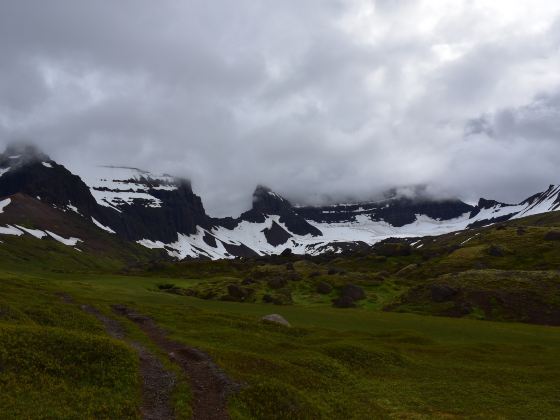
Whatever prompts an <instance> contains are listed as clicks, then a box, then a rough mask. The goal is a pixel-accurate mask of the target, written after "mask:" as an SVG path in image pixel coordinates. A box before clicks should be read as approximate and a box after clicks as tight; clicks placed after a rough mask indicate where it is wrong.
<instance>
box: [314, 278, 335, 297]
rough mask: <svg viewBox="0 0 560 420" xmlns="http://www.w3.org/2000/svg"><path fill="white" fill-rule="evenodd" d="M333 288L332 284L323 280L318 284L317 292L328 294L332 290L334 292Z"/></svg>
mask: <svg viewBox="0 0 560 420" xmlns="http://www.w3.org/2000/svg"><path fill="white" fill-rule="evenodd" d="M332 289H333V288H332V286H331V285H330V284H329V283H327V282H326V281H321V282H319V284H318V285H317V293H321V294H322V295H328V294H329V293H330V292H332Z"/></svg>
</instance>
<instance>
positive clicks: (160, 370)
mask: <svg viewBox="0 0 560 420" xmlns="http://www.w3.org/2000/svg"><path fill="white" fill-rule="evenodd" d="M57 295H58V296H59V297H60V298H61V299H62V300H63V301H64V302H65V303H68V304H74V303H75V302H74V299H73V298H72V296H70V295H68V294H67V293H57ZM80 308H81V309H82V310H83V311H84V312H86V313H88V314H90V315H93V316H94V317H95V318H97V320H98V321H99V322H101V323H102V324H103V326H104V327H105V330H106V332H107V334H108V335H109V336H111V337H113V338H115V339H117V340H121V341H123V342H125V343H126V344H128V345H129V346H130V347H132V348H133V349H134V350H135V351H136V353H137V354H138V357H139V360H140V377H141V378H142V406H141V407H140V413H141V415H142V418H143V419H145V420H168V419H169V420H171V419H174V418H175V416H174V413H173V405H172V403H171V394H172V392H173V389H174V388H175V379H176V378H175V375H174V374H173V373H172V372H169V371H168V370H166V369H165V367H164V366H163V364H162V363H161V361H160V360H159V359H158V358H157V357H156V356H155V355H154V354H153V353H152V352H150V351H148V350H147V349H146V348H145V347H144V346H143V345H141V344H140V343H137V342H136V341H132V340H129V339H127V337H126V331H125V329H124V327H123V326H122V324H121V323H120V322H119V321H117V320H116V319H113V318H110V317H108V316H105V315H104V314H103V313H101V312H100V311H99V310H98V309H97V308H95V307H93V306H91V305H80Z"/></svg>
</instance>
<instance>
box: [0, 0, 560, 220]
mask: <svg viewBox="0 0 560 420" xmlns="http://www.w3.org/2000/svg"><path fill="white" fill-rule="evenodd" d="M537 1H539V2H540V1H541V0H537ZM452 3H453V4H455V5H456V7H455V6H454V7H453V8H451V9H449V10H448V11H447V12H445V13H443V14H441V15H437V16H435V17H434V13H435V14H437V13H439V12H438V10H435V11H434V10H432V9H429V7H430V4H432V3H430V2H426V1H419V0H418V1H417V0H404V1H396V0H395V1H389V0H377V1H375V2H371V1H370V0H348V1H338V0H329V1H320V0H309V1H296V0H286V1H283V2H266V1H265V2H256V1H252V0H240V1H236V2H229V1H225V0H223V1H222V0H220V1H215V2H206V1H202V0H192V1H188V2H185V1H179V0H163V1H160V2H157V3H154V2H153V1H151V0H124V1H121V2H118V3H115V2H112V1H108V0H99V1H95V2H87V1H82V0H76V1H65V0H52V1H49V2H48V6H47V5H46V3H45V2H41V1H39V0H18V1H17V2H15V1H14V2H2V3H1V4H0V51H1V54H2V55H1V60H0V143H4V144H5V143H7V142H9V141H11V140H13V139H19V138H22V139H26V140H33V141H35V142H36V143H38V144H39V145H40V146H42V147H43V148H44V149H45V150H46V151H47V152H48V153H49V154H51V155H52V156H53V157H54V158H56V159H58V160H60V161H62V162H63V163H65V164H67V165H68V166H70V167H71V168H72V169H74V170H77V171H80V170H85V169H84V168H86V167H87V166H89V165H91V164H92V163H103V164H127V165H132V166H139V167H144V168H146V169H149V170H154V171H158V172H168V173H174V174H177V175H180V176H187V177H190V178H191V179H192V181H193V186H194V189H195V190H196V191H197V192H198V193H199V194H201V195H202V197H203V200H204V203H205V205H206V206H207V207H208V208H209V210H210V212H211V213H212V214H219V215H235V214H236V213H239V212H241V211H243V210H244V209H246V208H247V207H249V206H250V204H251V197H250V195H251V192H252V190H253V188H254V187H255V185H256V184H258V183H264V184H267V185H269V186H270V187H271V188H273V189H275V190H278V191H279V192H280V193H282V194H285V195H286V196H288V197H289V198H291V199H292V200H293V201H296V202H300V203H305V202H321V201H324V200H325V199H333V200H336V199H349V198H356V199H359V198H369V197H374V196H376V195H378V194H379V193H380V192H381V191H383V190H384V189H387V188H392V187H395V186H406V185H420V184H425V185H429V186H430V191H432V192H433V191H437V192H438V193H439V194H443V195H460V196H462V197H465V198H469V199H470V198H473V197H477V196H478V195H480V194H487V195H490V196H497V198H500V197H505V198H504V199H506V198H507V199H510V198H511V199H520V198H523V196H524V195H527V194H528V193H532V192H533V190H534V189H535V188H542V187H544V186H546V185H547V184H548V183H551V182H557V181H558V180H557V179H554V177H555V176H556V175H555V172H554V170H553V167H554V165H555V164H557V163H558V162H556V160H555V158H554V156H556V155H559V154H558V152H559V151H560V150H558V148H559V147H560V146H559V145H557V141H556V140H557V138H558V125H557V121H559V119H558V95H557V94H556V93H554V92H556V90H555V89H557V88H558V83H560V80H559V79H558V78H557V77H556V76H555V75H556V74H557V72H556V71H555V70H554V69H555V67H554V64H559V65H560V63H558V62H559V61H560V58H559V57H558V55H559V54H558V48H557V47H558V39H560V38H558V33H560V32H559V31H558V24H551V26H550V27H545V28H544V29H543V30H541V31H537V32H535V31H533V30H532V29H531V27H532V26H531V25H532V23H533V22H529V21H527V20H526V19H525V17H524V16H523V15H522V14H520V15H519V16H517V17H516V19H517V20H516V21H514V22H513V23H511V24H502V23H500V21H499V19H498V18H497V15H492V14H491V13H486V12H484V11H481V10H480V8H478V7H476V5H474V4H473V2H470V1H467V0H465V1H462V2H456V1H453V2H450V3H449V4H452ZM521 3H522V4H525V3H526V4H527V7H528V8H530V7H532V6H531V2H529V1H527V2H525V1H523V2H521ZM372 5H373V6H374V7H371V6H372ZM543 5H544V3H543ZM543 5H541V7H544V6H543ZM533 6H534V5H533ZM502 7H507V5H504V6H502ZM534 7H537V6H534ZM547 7H550V6H547ZM442 10H443V9H442ZM446 10H447V9H446ZM558 12H560V6H558V8H557V9H556V10H553V11H551V12H550V13H548V12H547V13H546V14H545V13H544V12H543V19H544V18H546V19H549V17H550V16H548V15H553V14H556V16H558ZM368 13H370V15H368ZM363 16H368V17H367V19H370V20H371V21H370V20H367V19H366V21H365V24H364V22H363V20H361V19H363ZM434 19H435V20H434ZM430 20H434V22H433V23H430ZM428 24H429V25H432V26H431V27H432V29H430V30H426V29H425V26H426V25H428ZM360 25H361V26H360ZM547 25H548V24H547ZM545 26H546V25H545ZM370 31H374V35H371V34H370ZM438 48H439V50H438ZM446 49H448V50H449V51H450V53H451V54H452V55H453V54H455V53H456V56H452V57H451V59H449V60H448V59H447V58H446V59H442V58H441V57H440V56H438V53H437V51H440V50H442V51H446ZM543 92H545V94H543ZM546 92H549V93H548V94H546ZM551 92H552V93H551ZM539 93H540V94H541V96H538V97H537V98H536V99H535V101H533V102H530V99H531V98H533V97H535V95H537V94H539ZM524 103H525V104H528V103H530V105H523V104H524ZM538 139H543V141H541V142H539V146H538V147H535V142H536V141H537V140H538ZM0 145H1V144H0ZM541 184H542V185H541ZM505 191H506V192H507V193H505Z"/></svg>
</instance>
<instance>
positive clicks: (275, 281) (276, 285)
mask: <svg viewBox="0 0 560 420" xmlns="http://www.w3.org/2000/svg"><path fill="white" fill-rule="evenodd" d="M287 284H288V280H286V279H285V278H284V277H274V278H272V279H270V280H269V281H268V287H270V288H271V289H281V288H282V287H285V286H286V285H287Z"/></svg>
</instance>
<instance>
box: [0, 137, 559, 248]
mask: <svg viewBox="0 0 560 420" xmlns="http://www.w3.org/2000/svg"><path fill="white" fill-rule="evenodd" d="M15 195H18V197H19V198H18V201H25V200H28V199H32V200H33V201H34V202H35V201H37V202H38V203H41V204H42V205H43V206H48V207H49V211H50V210H52V209H54V210H57V211H58V213H57V214H58V217H60V215H66V216H67V217H69V218H70V217H72V218H73V219H79V220H80V226H81V227H82V228H83V227H84V226H87V229H93V230H94V231H97V232H100V233H101V232H102V233H104V234H108V235H113V236H114V237H115V239H120V240H125V241H130V242H136V243H138V244H140V245H143V246H144V247H146V248H150V249H162V250H165V251H166V252H167V254H169V255H170V256H172V257H175V258H179V259H183V258H199V257H202V258H210V259H218V258H232V257H239V256H242V257H250V256H257V255H270V254H279V253H281V252H283V251H285V250H287V249H289V250H290V251H291V252H293V253H295V254H311V255H318V254H322V253H325V252H335V253H338V252H341V251H344V250H350V249H356V248H361V247H368V246H371V245H373V244H375V243H377V242H379V241H381V240H383V239H386V238H390V237H397V238H404V237H420V236H433V235H439V234H444V233H448V232H454V231H459V230H463V229H468V228H474V227H480V226H485V225H489V224H492V223H497V222H501V221H505V220H510V219H514V218H520V217H525V216H528V215H532V214H539V213H544V212H549V211H554V210H557V209H559V208H560V186H558V187H557V186H550V187H549V188H548V189H547V190H546V191H544V192H542V193H539V194H535V195H533V196H531V197H529V198H528V199H526V200H524V201H522V202H521V203H519V204H517V205H509V204H504V203H499V202H496V201H491V200H484V199H481V200H480V201H479V203H478V204H477V205H476V206H474V207H473V206H471V205H468V204H466V203H464V202H462V201H460V200H456V199H443V200H442V199H433V198H428V197H425V196H422V195H420V196H418V197H417V198H410V197H405V196H399V195H397V194H393V195H392V196H389V197H388V198H385V199H383V200H380V201H375V202H365V203H350V204H336V205H331V206H323V207H300V206H293V205H292V204H291V203H290V202H289V201H288V200H287V199H285V198H284V197H282V196H280V195H279V194H277V193H275V192H273V191H271V190H270V189H268V188H266V187H264V186H258V187H257V188H256V190H255V192H254V194H253V204H252V207H251V209H250V210H248V211H247V212H245V213H243V214H242V215H241V216H240V217H238V218H236V219H234V218H221V219H218V218H212V217H209V216H208V215H207V214H206V212H205V210H204V206H203V204H202V200H201V199H200V197H199V196H197V195H196V194H194V192H193V190H192V188H191V184H190V182H189V181H187V180H183V179H177V178H174V177H172V176H170V175H154V174H151V173H149V172H146V171H143V170H140V169H136V168H130V167H114V166H102V167H96V168H93V169H90V170H87V171H84V172H83V173H82V174H81V177H80V176H77V175H74V174H72V173H71V172H70V171H68V170H67V169H66V168H65V167H64V166H62V165H60V164H58V163H56V162H54V161H53V160H52V159H50V158H49V156H47V155H45V154H44V153H42V152H41V151H39V150H37V149H36V148H34V147H30V146H10V147H9V148H8V149H7V150H6V152H5V153H4V154H2V155H0V208H2V207H3V206H4V207H5V206H7V205H8V204H9V202H8V201H6V200H10V197H13V196H15ZM25 197H27V198H25ZM34 205H35V206H38V204H37V203H35V204H34ZM28 207H29V206H28ZM49 211H45V212H44V214H49ZM39 213H41V212H37V211H36V212H31V213H29V214H26V217H28V219H27V221H28V222H31V224H32V225H33V223H34V222H36V221H37V220H40V219H41V218H40V216H39ZM0 221H1V220H0ZM10 223H11V224H10ZM10 223H8V221H7V222H5V223H4V225H2V224H0V235H2V234H4V235H6V234H12V235H18V234H32V233H29V232H26V231H22V229H20V228H18V227H15V226H14V225H13V223H15V222H10ZM59 225H60V226H61V228H60V229H61V231H60V232H59V233H56V232H53V233H54V234H56V235H58V236H61V237H62V238H63V239H64V238H66V242H67V243H68V244H70V243H72V244H73V246H75V245H76V244H77V242H76V241H73V240H70V239H69V238H72V237H75V238H81V236H80V233H81V232H80V231H79V229H78V230H76V229H75V230H74V232H75V233H73V235H74V236H66V237H64V236H63V235H62V234H63V233H64V232H65V228H64V226H65V223H59ZM69 225H72V223H70V224H69ZM24 227H25V226H24ZM45 229H46V228H40V229H38V230H41V231H44V232H46V230H45ZM22 232H23V233H22ZM45 234H46V235H47V236H50V237H52V235H50V234H49V233H45ZM38 235H39V234H38ZM82 236H84V235H82ZM85 236H87V235H85ZM61 242H63V241H62V240H61ZM63 243H64V242H63Z"/></svg>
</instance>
